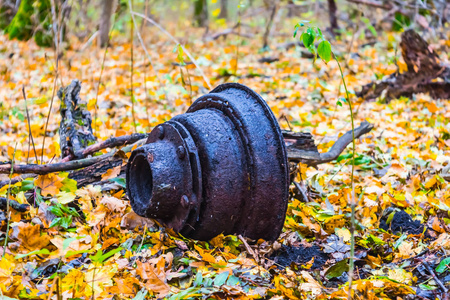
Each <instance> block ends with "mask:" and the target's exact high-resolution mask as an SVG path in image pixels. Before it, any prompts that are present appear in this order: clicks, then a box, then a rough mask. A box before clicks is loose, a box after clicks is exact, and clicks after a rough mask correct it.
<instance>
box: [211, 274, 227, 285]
mask: <svg viewBox="0 0 450 300" xmlns="http://www.w3.org/2000/svg"><path fill="white" fill-rule="evenodd" d="M228 275H229V273H228V271H225V272H222V273H219V275H217V276H216V278H215V279H214V285H215V286H222V285H224V284H225V282H226V281H227V279H228Z"/></svg>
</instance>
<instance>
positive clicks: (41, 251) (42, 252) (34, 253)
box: [14, 248, 50, 259]
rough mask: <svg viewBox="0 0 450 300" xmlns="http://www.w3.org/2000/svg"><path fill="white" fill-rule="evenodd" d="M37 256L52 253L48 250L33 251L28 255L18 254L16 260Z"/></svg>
mask: <svg viewBox="0 0 450 300" xmlns="http://www.w3.org/2000/svg"><path fill="white" fill-rule="evenodd" d="M37 254H50V251H49V250H48V249H45V248H44V249H40V250H35V251H31V252H29V253H26V254H17V255H16V256H15V257H14V258H15V259H19V258H24V257H26V256H30V255H37Z"/></svg>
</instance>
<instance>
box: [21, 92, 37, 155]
mask: <svg viewBox="0 0 450 300" xmlns="http://www.w3.org/2000/svg"><path fill="white" fill-rule="evenodd" d="M22 94H23V99H25V110H26V112H27V120H28V134H29V137H30V139H31V142H32V143H33V150H34V157H35V158H36V163H37V162H38V158H37V152H36V146H35V145H34V139H33V134H32V133H31V124H30V114H29V113H28V103H27V95H26V93H25V86H23V87H22ZM28 148H29V147H28ZM29 152H30V150H28V155H29Z"/></svg>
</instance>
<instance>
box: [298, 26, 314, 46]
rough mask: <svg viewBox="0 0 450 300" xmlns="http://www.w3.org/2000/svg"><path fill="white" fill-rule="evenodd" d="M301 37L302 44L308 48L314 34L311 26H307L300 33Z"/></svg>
mask: <svg viewBox="0 0 450 300" xmlns="http://www.w3.org/2000/svg"><path fill="white" fill-rule="evenodd" d="M301 39H302V41H303V45H305V47H306V48H309V47H310V46H311V45H312V44H313V43H314V39H315V34H314V33H313V31H312V30H311V28H308V29H307V30H306V31H304V32H303V33H302V36H301Z"/></svg>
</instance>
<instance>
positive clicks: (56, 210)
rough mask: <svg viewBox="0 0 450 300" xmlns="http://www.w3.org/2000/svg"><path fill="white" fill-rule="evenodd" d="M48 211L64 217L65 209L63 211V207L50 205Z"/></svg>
mask: <svg viewBox="0 0 450 300" xmlns="http://www.w3.org/2000/svg"><path fill="white" fill-rule="evenodd" d="M48 211H50V212H51V213H52V214H54V215H55V216H57V217H62V216H64V213H63V211H62V210H61V208H60V207H58V206H50V207H49V208H48Z"/></svg>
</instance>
